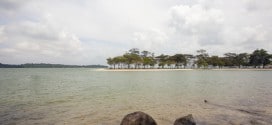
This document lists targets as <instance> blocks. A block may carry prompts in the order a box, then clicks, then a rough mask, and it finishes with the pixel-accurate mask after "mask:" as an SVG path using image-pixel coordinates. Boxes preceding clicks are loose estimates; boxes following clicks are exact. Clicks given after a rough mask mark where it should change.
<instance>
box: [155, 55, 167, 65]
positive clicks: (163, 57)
mask: <svg viewBox="0 0 272 125" xmlns="http://www.w3.org/2000/svg"><path fill="white" fill-rule="evenodd" d="M156 58H157V59H158V61H159V66H160V67H162V68H164V66H165V65H166V61H167V58H168V55H163V54H161V55H160V56H157V57H156Z"/></svg>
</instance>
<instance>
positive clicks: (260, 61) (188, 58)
mask: <svg viewBox="0 0 272 125" xmlns="http://www.w3.org/2000/svg"><path fill="white" fill-rule="evenodd" d="M197 53H198V54H197V55H196V56H193V55H191V54H175V55H173V56H169V55H164V54H161V55H159V56H157V57H155V56H154V53H151V52H149V51H146V50H145V51H142V52H141V53H140V51H139V49H137V48H133V49H130V50H129V52H127V53H125V54H124V55H123V56H117V57H113V58H108V59H107V63H108V64H109V65H111V66H113V67H114V68H116V67H115V65H118V68H131V65H133V66H134V68H154V66H155V65H156V64H157V65H158V66H159V68H165V67H166V66H167V68H173V67H172V66H174V65H175V68H181V66H184V67H185V66H186V65H187V63H188V62H189V63H192V62H193V61H194V64H193V65H195V64H197V66H198V67H199V68H201V67H202V68H207V67H208V66H216V67H219V68H222V67H223V66H227V67H239V68H241V66H265V65H267V64H270V63H271V59H272V56H271V55H269V54H268V53H267V51H265V50H263V49H261V50H258V49H257V50H255V51H254V52H253V53H252V54H247V53H240V54H236V53H226V54H224V56H223V57H219V56H211V57H210V56H209V54H208V53H207V51H206V50H203V49H200V50H198V51H197ZM191 65H192V64H191Z"/></svg>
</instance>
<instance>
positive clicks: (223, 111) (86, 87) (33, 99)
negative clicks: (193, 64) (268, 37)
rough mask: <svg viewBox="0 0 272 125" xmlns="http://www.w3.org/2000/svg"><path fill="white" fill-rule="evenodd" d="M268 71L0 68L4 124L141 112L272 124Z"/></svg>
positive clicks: (204, 121) (102, 120) (106, 118)
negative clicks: (128, 70)
mask: <svg viewBox="0 0 272 125" xmlns="http://www.w3.org/2000/svg"><path fill="white" fill-rule="evenodd" d="M271 74H272V71H213V70H207V71H205V70H204V71H203V70H192V71H162V72H156V71H150V72H107V71H96V70H92V69H1V70H0V123H1V124H4V125H8V124H18V125H25V124H28V125H32V124H71V125H75V124H78V125H81V124H94V125H118V124H120V120H121V119H122V118H123V116H124V115H126V114H128V113H131V112H134V111H139V110H140V111H144V112H146V113H148V114H150V115H151V116H152V117H153V118H154V119H155V120H156V121H157V122H158V123H159V125H172V124H173V122H174V120H175V119H176V118H178V117H180V116H185V115H187V114H193V116H194V117H195V119H196V121H197V123H198V124H200V125H211V124H220V125H224V124H226V125H228V124H231V125H233V124H234V125H235V124H272V121H271V119H272V101H271V100H272V96H271V95H272V91H271V90H272V83H271V81H272V78H271ZM204 99H206V100H208V101H209V103H204V101H203V100H204Z"/></svg>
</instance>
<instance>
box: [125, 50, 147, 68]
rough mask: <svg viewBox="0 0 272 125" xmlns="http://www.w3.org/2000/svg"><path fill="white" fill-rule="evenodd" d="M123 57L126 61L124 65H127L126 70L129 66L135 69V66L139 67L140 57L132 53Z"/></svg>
mask: <svg viewBox="0 0 272 125" xmlns="http://www.w3.org/2000/svg"><path fill="white" fill-rule="evenodd" d="M123 56H124V58H125V60H126V64H127V65H128V68H130V65H131V64H134V65H135V68H137V66H139V64H140V63H141V62H142V59H141V57H140V56H139V55H137V54H134V53H126V54H125V55H123Z"/></svg>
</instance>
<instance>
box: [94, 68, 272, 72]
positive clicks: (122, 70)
mask: <svg viewBox="0 0 272 125" xmlns="http://www.w3.org/2000/svg"><path fill="white" fill-rule="evenodd" d="M192 70H199V71H201V70H215V71H235V70H237V71H238V70H239V71H271V70H272V69H253V68H251V69H249V68H248V69H246V68H244V69H239V68H222V69H96V71H110V72H136V71H141V72H144V71H152V72H153V71H192Z"/></svg>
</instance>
